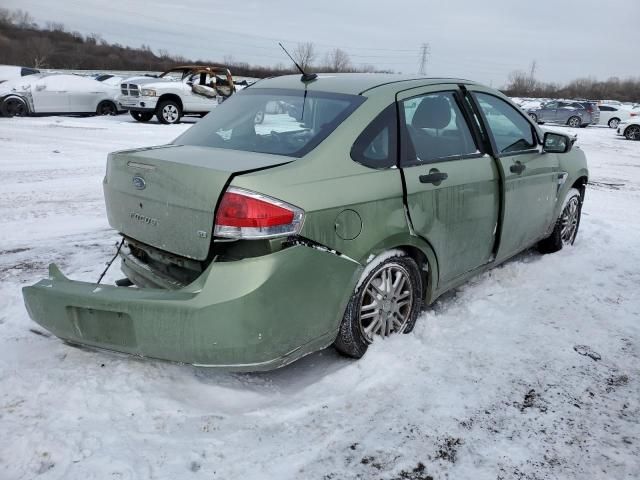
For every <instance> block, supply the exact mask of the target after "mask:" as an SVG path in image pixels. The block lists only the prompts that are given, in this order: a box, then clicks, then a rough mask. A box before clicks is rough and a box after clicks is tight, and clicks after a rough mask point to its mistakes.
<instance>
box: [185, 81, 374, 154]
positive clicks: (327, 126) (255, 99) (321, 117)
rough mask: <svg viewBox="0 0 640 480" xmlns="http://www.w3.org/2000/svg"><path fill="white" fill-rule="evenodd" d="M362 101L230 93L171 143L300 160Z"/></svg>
mask: <svg viewBox="0 0 640 480" xmlns="http://www.w3.org/2000/svg"><path fill="white" fill-rule="evenodd" d="M364 100H365V98H364V97H361V96H359V95H344V94H338V93H327V92H307V93H306V96H305V91H304V90H285V89H269V88H250V89H247V90H243V91H242V93H240V94H236V95H233V96H232V97H231V98H229V100H227V101H225V102H224V103H222V104H220V105H218V107H216V108H215V109H214V110H213V112H211V113H210V114H209V115H207V117H206V118H204V119H203V120H201V121H200V122H198V123H197V124H196V125H194V126H193V127H191V128H190V129H189V130H187V131H186V132H185V133H184V134H182V135H181V136H180V137H178V138H177V139H176V140H175V141H174V142H173V143H174V144H179V145H197V146H204V147H217V148H227V149H230V150H242V151H246V152H260V153H271V154H276V155H287V156H291V157H301V156H303V155H305V154H306V153H308V152H309V151H311V150H312V149H313V148H315V147H316V146H317V145H319V144H320V142H322V141H323V140H324V139H325V138H327V137H328V136H329V134H330V133H331V132H333V131H334V130H335V129H336V127H337V126H338V125H340V123H342V122H343V121H344V120H345V119H346V118H347V117H348V116H349V115H350V114H351V113H352V112H353V111H354V110H355V109H356V108H357V107H358V106H359V105H360V104H361V103H362V102H364Z"/></svg>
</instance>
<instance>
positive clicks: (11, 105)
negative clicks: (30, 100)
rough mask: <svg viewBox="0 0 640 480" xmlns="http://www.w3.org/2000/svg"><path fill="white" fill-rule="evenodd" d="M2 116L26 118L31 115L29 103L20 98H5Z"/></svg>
mask: <svg viewBox="0 0 640 480" xmlns="http://www.w3.org/2000/svg"><path fill="white" fill-rule="evenodd" d="M0 114H2V116H3V117H25V116H27V115H29V107H28V106H27V102H25V101H24V100H23V99H21V98H19V97H9V98H5V100H4V101H3V102H2V106H0Z"/></svg>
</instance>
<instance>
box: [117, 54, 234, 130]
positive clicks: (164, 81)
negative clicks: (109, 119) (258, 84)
mask: <svg viewBox="0 0 640 480" xmlns="http://www.w3.org/2000/svg"><path fill="white" fill-rule="evenodd" d="M235 91H236V87H235V85H234V83H233V77H232V76H231V72H230V71H229V69H228V68H225V67H205V66H201V65H187V66H182V67H175V68H172V69H171V70H167V71H166V72H164V73H162V74H161V75H159V76H157V77H146V76H143V77H131V78H127V79H126V80H123V81H122V84H121V85H120V92H121V95H120V96H119V97H118V104H119V106H120V107H121V108H122V110H128V111H129V113H130V114H131V116H132V117H133V118H135V119H136V120H137V121H139V122H148V121H149V120H151V119H152V118H153V116H154V115H155V116H156V117H158V120H159V121H160V122H161V123H165V124H173V123H178V122H179V121H180V119H181V118H182V116H183V115H185V114H199V115H205V114H207V113H208V112H210V111H211V110H213V109H214V108H215V106H216V105H217V104H218V103H221V102H223V101H224V100H225V99H226V98H228V97H229V96H231V95H232V94H233V93H234V92H235Z"/></svg>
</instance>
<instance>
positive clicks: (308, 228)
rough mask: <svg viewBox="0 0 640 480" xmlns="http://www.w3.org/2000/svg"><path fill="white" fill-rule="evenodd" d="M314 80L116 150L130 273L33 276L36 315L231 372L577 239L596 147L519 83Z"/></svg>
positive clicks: (403, 319)
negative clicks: (551, 116) (154, 143)
mask: <svg viewBox="0 0 640 480" xmlns="http://www.w3.org/2000/svg"><path fill="white" fill-rule="evenodd" d="M303 80H304V81H303ZM303 80H301V79H300V77H299V76H287V77H280V78H274V79H269V80H263V81H260V82H258V83H257V84H256V85H254V86H252V87H250V88H247V89H246V90H244V91H242V92H240V93H238V94H237V95H234V96H233V97H232V98H230V99H229V100H228V101H226V102H225V103H223V104H221V105H220V106H218V107H217V108H216V109H215V110H214V111H213V112H212V113H211V114H210V115H208V116H207V117H206V118H204V119H203V120H201V121H200V122H199V123H198V124H196V125H195V126H193V127H192V128H190V129H189V130H187V131H186V132H185V133H184V134H183V135H181V136H180V137H178V138H177V139H176V140H175V141H174V142H172V143H171V144H169V145H163V146H158V147H150V148H141V149H136V150H128V151H120V152H115V153H112V154H111V155H109V158H108V162H107V171H106V175H105V178H104V193H105V199H106V205H107V213H108V218H109V223H110V225H111V226H112V227H113V228H114V229H116V230H117V231H118V232H120V233H121V234H122V236H123V241H124V245H123V248H122V249H121V251H120V257H121V265H122V270H123V272H124V274H125V276H126V278H124V279H122V280H120V281H118V282H117V285H113V286H106V285H96V284H92V283H85V282H79V281H72V280H70V279H68V278H66V277H65V276H64V275H63V274H62V273H61V272H60V271H59V270H58V268H57V267H56V266H55V265H51V266H50V270H49V278H47V279H44V280H42V281H40V282H38V283H37V284H35V285H33V286H29V287H26V288H24V291H23V292H24V299H25V304H26V306H27V310H28V312H29V315H30V316H31V318H32V319H33V320H35V321H36V322H37V323H39V324H40V325H42V326H43V327H45V328H46V329H48V330H49V331H51V332H53V333H54V334H55V335H57V336H58V337H60V338H62V339H64V340H65V341H68V342H71V343H77V344H83V345H90V346H94V347H100V348H105V349H111V350H115V351H119V352H126V353H130V354H134V355H140V356H145V357H153V358H159V359H165V360H171V361H176V362H184V363H189V364H194V365H200V366H211V367H221V368H226V369H229V370H241V371H252V370H268V369H272V368H276V367H280V366H282V365H285V364H287V363H290V362H292V361H294V360H296V359H298V358H300V357H302V356H304V355H306V354H309V353H311V352H314V351H317V350H320V349H323V348H325V347H327V346H329V345H332V344H333V345H334V346H335V347H336V348H337V349H338V350H339V351H340V352H342V353H344V354H346V355H348V356H351V357H355V358H359V357H361V356H362V355H364V353H365V352H366V350H367V347H368V345H370V344H371V343H372V342H373V341H375V340H376V339H377V338H380V337H386V336H388V335H392V334H395V333H407V332H410V331H411V329H412V328H413V327H414V324H415V322H416V319H417V317H418V315H419V313H420V310H421V309H422V308H423V306H424V305H429V304H431V303H432V302H434V301H435V299H436V298H437V297H438V296H439V295H441V294H442V293H443V292H445V291H447V290H449V289H451V288H454V287H456V286H457V285H460V284H461V283H462V282H464V281H465V280H467V279H468V278H469V277H471V276H472V275H475V274H477V273H479V272H482V271H485V270H487V269H488V268H491V267H493V266H495V265H498V264H500V263H501V262H504V261H505V260H507V259H509V258H510V257H512V256H514V255H515V254H517V253H518V252H521V251H522V250H524V249H527V248H529V247H532V246H534V245H536V244H537V245H538V247H539V248H540V249H541V250H542V251H544V252H553V251H556V250H559V249H560V248H562V247H563V246H565V245H572V244H573V242H574V239H575V237H576V234H577V231H578V226H579V222H580V211H581V206H582V202H583V199H584V194H585V187H586V184H587V177H588V171H587V166H586V161H585V156H584V154H583V152H582V151H581V150H580V149H579V148H578V147H575V146H574V145H573V144H574V142H575V138H572V137H569V136H566V135H563V134H561V133H554V132H546V133H545V132H543V131H542V130H541V129H540V128H539V127H538V126H537V125H536V124H534V123H533V122H532V121H531V120H530V119H529V118H528V117H527V116H526V115H525V113H524V112H522V111H521V110H520V109H518V107H516V106H515V105H514V104H513V103H512V102H511V101H510V100H509V99H508V98H506V97H505V96H504V95H502V94H501V93H499V92H497V91H495V90H493V89H490V88H487V87H483V86H480V85H478V84H476V83H474V82H470V81H467V80H457V79H425V78H404V77H400V76H395V75H373V74H361V75H360V74H344V75H319V76H317V78H309V76H306V77H305V78H304V79H303ZM258 116H260V119H259V120H257V117H258Z"/></svg>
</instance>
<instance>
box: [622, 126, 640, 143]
mask: <svg viewBox="0 0 640 480" xmlns="http://www.w3.org/2000/svg"><path fill="white" fill-rule="evenodd" d="M624 136H625V137H626V138H627V140H640V126H638V125H631V126H630V127H627V129H626V130H625V131H624Z"/></svg>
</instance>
